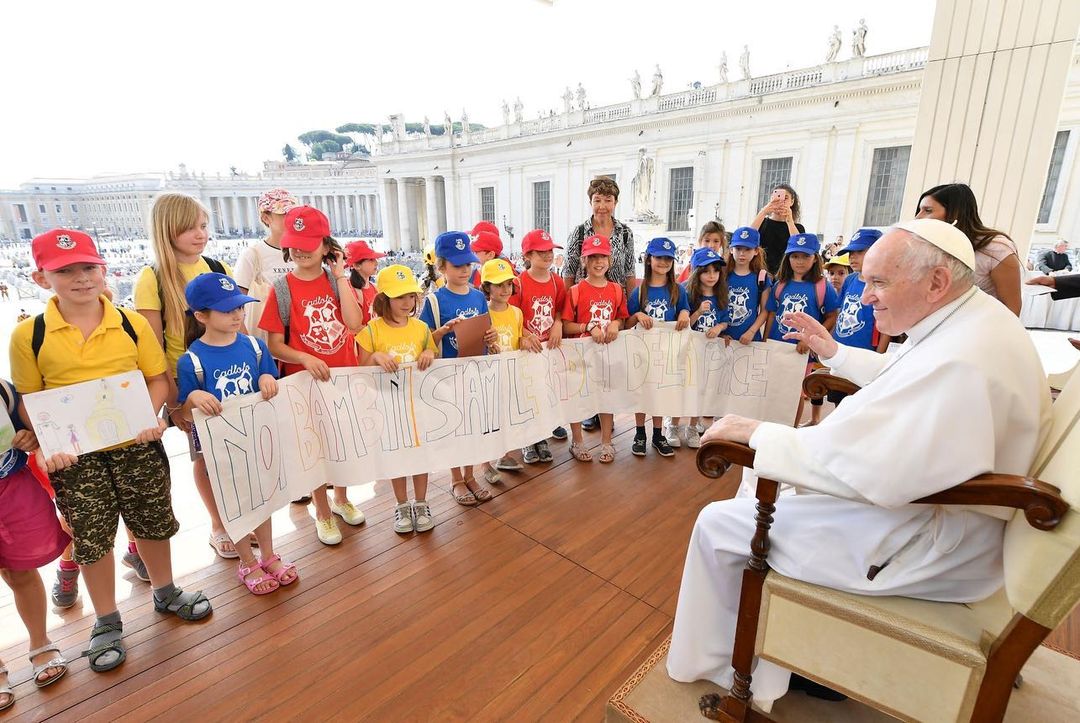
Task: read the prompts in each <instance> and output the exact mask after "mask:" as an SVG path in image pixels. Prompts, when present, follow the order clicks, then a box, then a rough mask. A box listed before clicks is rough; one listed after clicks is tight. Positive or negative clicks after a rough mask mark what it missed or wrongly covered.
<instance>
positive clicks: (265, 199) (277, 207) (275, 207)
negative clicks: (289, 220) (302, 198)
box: [258, 188, 300, 214]
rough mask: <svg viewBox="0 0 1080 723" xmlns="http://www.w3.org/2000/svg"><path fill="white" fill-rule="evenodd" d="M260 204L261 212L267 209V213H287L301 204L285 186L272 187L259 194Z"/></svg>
mask: <svg viewBox="0 0 1080 723" xmlns="http://www.w3.org/2000/svg"><path fill="white" fill-rule="evenodd" d="M258 205H259V213H262V212H264V211H265V212H266V213H276V214H285V213H288V212H289V211H291V210H292V209H293V208H295V207H296V206H299V205H300V204H299V203H297V202H296V199H295V198H294V197H293V195H292V194H291V193H289V192H288V191H286V190H285V189H284V188H271V189H270V190H269V191H267V192H266V193H264V194H263V195H261V196H259V201H258Z"/></svg>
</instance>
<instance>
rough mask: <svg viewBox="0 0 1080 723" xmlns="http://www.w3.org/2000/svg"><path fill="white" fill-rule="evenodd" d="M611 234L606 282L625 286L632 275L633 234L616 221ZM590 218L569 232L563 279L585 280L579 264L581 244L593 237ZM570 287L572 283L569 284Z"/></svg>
mask: <svg viewBox="0 0 1080 723" xmlns="http://www.w3.org/2000/svg"><path fill="white" fill-rule="evenodd" d="M611 221H612V223H614V224H615V228H614V230H613V231H612V232H611V239H610V240H611V267H610V268H608V272H607V278H608V281H614V282H615V283H616V284H625V283H626V279H627V278H629V277H632V276H633V275H634V232H633V231H631V230H630V227H629V226H627V225H626V224H624V223H622V222H621V221H619V220H617V219H614V218H613V219H611ZM593 233H594V232H593V224H592V217H591V216H590V217H589V220H588V221H586V222H585V223H583V224H581V225H579V226H578V227H577V228H575V229H574V230H573V231H571V232H570V237H569V238H568V239H567V240H566V263H565V264H564V265H563V277H564V278H565V277H567V276H572V277H573V279H574V280H575V281H580V280H582V279H584V278H585V267H584V265H583V264H582V263H581V243H582V242H583V241H584V240H585V239H586V238H588V237H589V236H592V235H593ZM571 285H572V283H571Z"/></svg>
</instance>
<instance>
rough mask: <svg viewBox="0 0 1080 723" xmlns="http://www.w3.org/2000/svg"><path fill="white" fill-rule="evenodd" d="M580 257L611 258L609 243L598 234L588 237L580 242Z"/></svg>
mask: <svg viewBox="0 0 1080 723" xmlns="http://www.w3.org/2000/svg"><path fill="white" fill-rule="evenodd" d="M581 256H582V258H584V257H585V256H611V241H609V240H608V237H607V236H601V235H600V234H594V235H592V236H589V237H588V238H587V239H585V240H584V241H582V242H581Z"/></svg>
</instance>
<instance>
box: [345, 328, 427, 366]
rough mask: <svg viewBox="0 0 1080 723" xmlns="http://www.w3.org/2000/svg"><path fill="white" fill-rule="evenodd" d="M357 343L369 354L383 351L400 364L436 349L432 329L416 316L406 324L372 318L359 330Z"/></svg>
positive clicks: (412, 360)
mask: <svg viewBox="0 0 1080 723" xmlns="http://www.w3.org/2000/svg"><path fill="white" fill-rule="evenodd" d="M356 343H357V344H359V345H360V348H361V349H363V350H364V351H366V352H367V353H368V354H373V353H375V352H377V351H381V352H383V353H386V354H389V355H390V356H392V357H393V358H394V361H396V362H397V363H399V364H407V363H409V362H414V361H416V360H417V359H419V358H420V354H422V353H423V352H425V351H427V350H428V349H431V350H432V351H436V349H435V340H434V339H432V338H431V329H429V328H428V325H427V324H425V323H424V322H422V321H420V320H419V319H415V318H410V319H409V321H408V322H407V323H406V324H405V326H390V325H389V324H387V323H386V319H382V318H378V319H372V320H371V323H370V324H368V325H367V326H365V327H364V328H363V329H361V330H360V331H359V332H357V334H356Z"/></svg>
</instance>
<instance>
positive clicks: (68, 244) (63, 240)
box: [56, 233, 75, 251]
mask: <svg viewBox="0 0 1080 723" xmlns="http://www.w3.org/2000/svg"><path fill="white" fill-rule="evenodd" d="M56 245H57V246H59V247H60V248H62V249H64V250H65V251H70V250H71V249H73V248H75V242H74V241H72V240H71V237H70V236H68V235H67V234H66V233H62V234H60V235H59V236H57V237H56Z"/></svg>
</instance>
